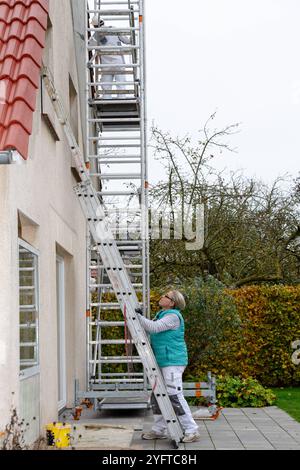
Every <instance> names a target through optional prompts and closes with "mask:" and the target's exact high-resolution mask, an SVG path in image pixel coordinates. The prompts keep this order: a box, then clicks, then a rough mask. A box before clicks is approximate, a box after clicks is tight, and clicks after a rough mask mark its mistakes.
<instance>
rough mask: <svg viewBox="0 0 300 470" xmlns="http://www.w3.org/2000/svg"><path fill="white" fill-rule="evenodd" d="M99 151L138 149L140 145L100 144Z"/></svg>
mask: <svg viewBox="0 0 300 470" xmlns="http://www.w3.org/2000/svg"><path fill="white" fill-rule="evenodd" d="M99 146H100V147H101V149H118V148H140V147H141V144H122V143H119V144H101V145H99Z"/></svg>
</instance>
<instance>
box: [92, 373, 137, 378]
mask: <svg viewBox="0 0 300 470" xmlns="http://www.w3.org/2000/svg"><path fill="white" fill-rule="evenodd" d="M98 375H99V377H143V376H144V374H143V372H103V373H102V372H101V373H100V374H98Z"/></svg>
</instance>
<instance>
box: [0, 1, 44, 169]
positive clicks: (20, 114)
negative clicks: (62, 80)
mask: <svg viewBox="0 0 300 470" xmlns="http://www.w3.org/2000/svg"><path fill="white" fill-rule="evenodd" d="M48 7H49V0H0V151H1V150H8V149H16V150H17V151H18V152H19V153H20V155H22V157H23V158H24V159H25V160H26V159H27V158H28V145H29V136H30V134H31V132H32V120H33V112H34V110H35V102H36V94H37V90H38V88H39V82H40V68H41V62H42V54H43V48H44V46H45V34H46V30H47V17H48Z"/></svg>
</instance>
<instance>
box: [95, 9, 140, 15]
mask: <svg viewBox="0 0 300 470" xmlns="http://www.w3.org/2000/svg"><path fill="white" fill-rule="evenodd" d="M88 11H89V12H90V13H94V12H95V13H100V15H101V16H128V15H130V14H131V13H132V12H133V11H134V12H138V10H129V9H124V10H88Z"/></svg>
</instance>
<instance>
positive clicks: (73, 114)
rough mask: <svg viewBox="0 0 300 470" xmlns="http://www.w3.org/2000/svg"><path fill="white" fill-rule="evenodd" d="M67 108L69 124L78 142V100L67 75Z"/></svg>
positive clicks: (71, 81) (70, 79)
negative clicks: (68, 108)
mask: <svg viewBox="0 0 300 470" xmlns="http://www.w3.org/2000/svg"><path fill="white" fill-rule="evenodd" d="M69 106H70V124H71V127H72V131H73V133H74V136H75V139H76V141H77V142H78V98H77V91H76V88H75V86H74V83H73V80H72V78H71V76H70V75H69Z"/></svg>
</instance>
